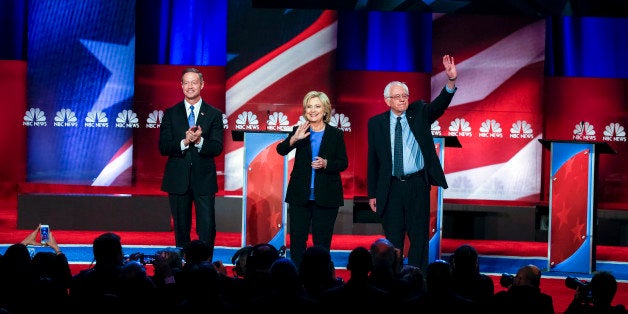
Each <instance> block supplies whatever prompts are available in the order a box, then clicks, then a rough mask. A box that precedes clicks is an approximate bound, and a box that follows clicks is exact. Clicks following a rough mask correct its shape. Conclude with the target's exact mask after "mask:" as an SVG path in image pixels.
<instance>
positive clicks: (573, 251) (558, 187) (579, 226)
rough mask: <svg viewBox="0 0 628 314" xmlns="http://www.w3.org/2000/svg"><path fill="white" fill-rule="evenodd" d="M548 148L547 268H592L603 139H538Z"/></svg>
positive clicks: (587, 271) (606, 147)
mask: <svg viewBox="0 0 628 314" xmlns="http://www.w3.org/2000/svg"><path fill="white" fill-rule="evenodd" d="M539 141H540V142H541V143H542V144H543V145H544V147H545V148H547V149H549V150H550V173H549V174H550V185H549V186H550V189H549V194H550V195H549V210H550V217H549V219H550V221H549V236H548V246H547V247H548V269H549V270H551V271H560V272H573V273H585V274H590V273H592V272H594V271H595V238H594V236H595V223H594V222H595V219H596V218H595V216H596V206H597V201H596V199H597V197H596V195H595V188H596V181H597V165H598V160H597V159H598V156H599V154H614V153H615V151H614V150H613V149H612V148H610V146H609V145H608V144H607V143H605V142H585V141H563V140H539Z"/></svg>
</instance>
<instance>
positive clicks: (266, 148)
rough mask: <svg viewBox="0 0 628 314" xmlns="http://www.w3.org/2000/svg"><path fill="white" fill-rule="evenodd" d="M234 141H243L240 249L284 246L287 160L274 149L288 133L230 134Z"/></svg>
mask: <svg viewBox="0 0 628 314" xmlns="http://www.w3.org/2000/svg"><path fill="white" fill-rule="evenodd" d="M231 136H232V138H233V140H234V141H244V157H243V158H244V162H243V176H242V180H243V182H242V246H243V247H244V246H247V245H256V244H259V243H270V244H272V245H273V246H274V247H276V248H280V247H282V246H283V247H285V245H286V233H287V231H286V227H287V225H286V221H287V208H286V205H285V203H284V201H283V200H284V191H285V190H286V189H285V187H286V186H287V184H288V183H287V182H288V156H281V155H279V154H278V153H277V150H276V147H277V145H278V144H279V143H280V142H281V141H283V140H284V139H285V138H286V137H287V136H288V132H281V131H249V130H233V131H231Z"/></svg>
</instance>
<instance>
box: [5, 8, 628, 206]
mask: <svg viewBox="0 0 628 314" xmlns="http://www.w3.org/2000/svg"><path fill="white" fill-rule="evenodd" d="M18 2H20V1H18ZM20 3H27V4H28V5H24V6H23V12H24V13H23V14H22V15H20V14H19V12H17V13H16V14H14V15H15V16H16V19H15V25H18V26H19V25H21V26H22V27H23V28H28V30H29V31H28V41H27V43H28V49H27V51H28V58H26V59H25V61H26V62H27V66H26V67H25V68H24V70H25V71H26V72H27V73H28V85H24V86H25V89H24V90H21V91H19V90H18V91H15V90H7V89H6V88H4V87H2V89H0V91H2V93H3V95H4V94H8V93H15V92H17V93H23V94H25V95H26V94H27V92H28V94H27V95H28V97H27V101H26V104H22V105H23V106H24V108H23V113H24V114H23V115H21V117H19V121H14V120H10V121H8V122H7V123H6V125H10V124H16V123H17V124H19V125H21V126H22V129H21V130H22V132H23V134H25V133H28V138H29V139H28V144H27V148H28V151H27V152H26V153H25V155H24V156H21V157H22V158H24V159H25V160H27V162H28V164H27V171H26V181H27V182H28V183H52V184H57V185H63V186H64V189H66V190H67V191H71V190H72V189H71V188H67V186H68V184H70V185H75V186H77V187H81V186H85V185H101V186H112V185H123V186H128V187H130V188H132V187H137V186H142V185H146V184H153V185H154V184H158V181H159V180H160V178H161V172H162V171H163V162H165V161H164V159H163V157H161V156H159V154H158V150H157V140H156V139H157V136H158V133H159V128H158V127H159V123H160V117H161V114H162V110H163V108H165V106H168V105H171V104H172V103H174V102H176V101H179V100H180V99H181V89H180V85H179V84H178V81H179V80H180V71H181V70H182V69H183V68H184V67H186V66H190V65H192V66H198V67H199V68H201V69H203V71H204V72H205V74H206V78H205V79H206V81H207V82H209V83H210V84H208V85H207V86H206V88H205V90H204V91H203V92H202V96H203V98H204V99H206V100H209V101H210V102H212V103H213V104H214V105H215V106H216V107H218V108H219V109H221V110H223V111H224V113H225V116H224V122H225V126H226V129H225V131H226V132H225V135H226V138H225V144H226V146H225V152H224V155H223V156H224V162H222V161H219V169H218V170H219V174H221V193H225V194H234V195H238V194H239V193H241V188H242V168H241V165H242V156H241V149H242V148H241V144H239V143H235V142H232V141H231V139H230V130H233V129H261V130H264V129H269V130H273V129H280V130H284V129H289V128H290V127H291V126H292V125H295V124H296V123H299V119H300V117H299V115H300V113H301V110H302V109H301V100H302V97H303V95H304V94H305V93H306V92H307V91H309V90H322V91H325V92H326V93H328V94H329V95H330V96H331V97H332V105H333V106H334V115H333V119H332V123H333V124H334V125H335V126H338V127H340V128H341V129H343V130H344V131H345V138H346V141H347V146H348V149H349V152H348V153H349V158H350V164H349V169H347V171H345V172H344V173H343V175H342V176H343V183H344V185H345V197H347V198H351V197H353V196H354V195H365V194H366V188H365V181H366V158H365V156H366V154H365V152H366V149H367V148H366V146H365V145H364V144H365V142H366V140H365V139H366V128H365V125H366V121H367V120H368V118H369V117H370V116H372V115H374V114H377V113H380V112H383V111H385V110H387V107H386V106H385V104H384V102H383V95H382V93H383V88H384V86H385V85H386V83H387V82H388V81H390V80H403V81H406V82H407V83H408V84H409V85H410V87H411V93H410V94H411V96H410V97H411V99H412V100H414V99H425V100H431V99H432V98H433V97H435V95H436V94H437V93H438V92H439V91H440V89H441V88H442V87H443V86H444V83H445V80H446V78H445V76H444V75H443V73H442V71H443V69H442V64H441V57H442V55H443V54H451V55H453V56H454V57H455V59H456V62H457V65H458V69H459V73H460V77H459V80H458V82H457V84H458V87H459V90H458V92H457V94H456V96H455V97H454V100H453V102H452V106H451V108H450V109H449V110H448V111H447V112H446V114H445V115H444V116H443V117H441V118H440V119H438V121H437V122H436V123H435V124H434V125H433V126H432V132H433V134H435V135H453V136H457V137H458V138H459V140H460V142H461V144H462V146H463V147H462V149H447V150H446V153H445V154H446V159H445V160H446V162H445V171H446V176H447V179H448V182H449V185H450V188H449V189H447V190H445V191H444V197H445V199H446V200H450V201H453V200H463V201H469V202H470V201H480V202H491V201H515V202H516V201H524V202H533V203H534V202H539V201H544V200H546V197H547V183H546V181H547V177H546V176H547V171H548V170H547V167H548V165H547V162H546V158H544V156H545V155H543V154H545V153H544V152H543V150H542V149H541V145H540V143H538V141H537V139H539V138H553V139H582V140H595V141H605V142H608V143H609V145H611V146H612V147H613V149H615V150H616V151H617V152H618V154H616V155H605V156H603V157H602V158H601V160H600V176H601V182H600V187H599V188H600V189H601V190H600V192H599V195H600V197H601V198H600V201H601V202H602V203H603V206H614V207H616V208H626V207H628V206H627V205H626V204H628V184H627V183H628V175H627V171H626V167H627V166H626V165H625V163H622V162H620V160H625V158H626V157H627V156H626V154H628V152H627V151H626V148H625V145H626V143H625V139H626V137H625V129H624V128H625V126H626V124H627V115H628V113H627V112H628V110H626V108H627V106H628V105H627V98H628V97H627V96H626V93H627V90H628V89H626V84H627V83H626V78H627V77H628V64H627V62H628V61H626V59H625V58H624V56H625V55H628V43H626V41H617V38H627V37H628V36H627V34H626V33H627V32H628V22H627V21H628V19H625V18H613V19H609V18H584V17H551V18H545V19H540V18H532V17H521V16H519V17H517V16H487V15H477V14H475V15H464V14H456V15H440V14H435V15H432V14H426V13H418V12H377V11H338V12H337V11H329V10H285V9H255V8H252V7H251V6H250V4H249V3H248V2H246V1H227V0H219V1H210V0H196V1H195V0H188V1H177V2H171V1H144V0H138V1H136V2H134V1H104V0H92V1H87V2H85V1H63V2H59V1H52V0H49V1H46V0H42V1H30V2H27V1H24V2H20ZM17 7H19V6H17ZM20 16H28V19H27V23H24V24H26V25H22V24H20V23H21V22H20V19H19V17H20ZM51 16H52V17H54V18H51ZM22 23H23V20H22ZM495 25H499V26H498V27H496V26H495ZM190 30H193V31H190ZM18 33H19V32H18ZM21 33H22V34H25V33H26V32H21ZM0 36H3V38H2V39H4V37H5V36H8V35H6V34H2V35H0ZM3 43H7V44H8V45H12V47H17V46H19V45H20V40H19V38H18V39H16V38H13V37H11V38H8V39H7V40H3ZM136 43H137V44H136ZM589 47H595V50H592V49H589ZM8 50H10V49H3V55H4V54H5V53H6V51H8ZM14 50H15V51H16V58H15V59H16V60H20V58H23V56H21V55H20V49H14ZM19 68H20V66H19V64H18V65H17V68H16V67H14V66H12V69H13V70H15V69H18V70H19ZM22 76H23V75H22ZM17 77H18V78H19V77H20V76H19V75H18V76H17ZM17 86H19V84H18V85H17ZM26 86H27V87H26ZM0 99H2V100H0V101H1V102H2V105H3V106H13V105H15V103H13V102H11V103H9V102H7V101H8V100H6V99H7V97H0ZM19 99H20V98H19V97H18V100H19ZM43 117H45V120H42V119H43ZM102 118H106V120H102ZM44 121H45V122H44ZM140 142H141V144H140ZM6 146H7V147H12V146H11V145H10V144H9V145H6ZM18 157H20V156H18ZM18 157H16V158H18ZM221 158H222V157H221ZM19 160H22V159H19ZM7 164H8V163H7ZM11 171H14V170H11ZM15 171H19V170H15ZM11 177H14V178H18V180H19V174H18V175H13V176H11Z"/></svg>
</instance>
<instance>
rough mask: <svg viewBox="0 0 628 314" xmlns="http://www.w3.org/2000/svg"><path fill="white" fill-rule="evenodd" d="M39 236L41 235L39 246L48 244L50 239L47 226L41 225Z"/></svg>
mask: <svg viewBox="0 0 628 314" xmlns="http://www.w3.org/2000/svg"><path fill="white" fill-rule="evenodd" d="M39 234H40V235H41V244H45V243H48V240H49V239H50V227H49V226H48V225H41V227H40V228H39Z"/></svg>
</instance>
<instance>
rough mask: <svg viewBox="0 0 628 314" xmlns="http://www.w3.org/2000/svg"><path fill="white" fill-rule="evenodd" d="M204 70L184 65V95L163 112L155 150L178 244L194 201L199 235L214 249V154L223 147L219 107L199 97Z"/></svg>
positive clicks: (181, 244)
mask: <svg viewBox="0 0 628 314" xmlns="http://www.w3.org/2000/svg"><path fill="white" fill-rule="evenodd" d="M203 87H204V82H203V74H202V73H201V72H200V71H199V70H198V69H195V68H186V69H185V70H183V76H182V78H181V88H182V89H183V94H184V95H185V99H184V100H183V101H181V102H179V103H177V104H175V105H174V106H172V107H170V108H168V109H166V110H165V111H164V115H163V118H162V120H161V128H160V133H159V152H160V153H161V155H162V156H168V160H167V162H166V166H165V170H164V176H163V180H162V184H161V189H162V191H165V192H168V199H169V201H170V210H171V213H172V218H173V221H174V238H175V242H176V246H177V247H179V248H183V247H185V246H186V244H187V243H189V242H190V232H191V228H192V202H193V203H194V207H195V210H196V233H197V235H198V238H199V239H200V240H202V241H204V242H206V243H207V244H209V245H210V246H211V248H212V254H211V255H210V257H213V248H214V241H215V239H216V217H215V216H216V215H215V214H216V210H215V207H214V205H215V200H216V198H215V196H216V192H218V180H217V178H216V163H215V162H214V157H216V156H218V155H220V154H221V153H222V151H223V132H224V129H223V123H222V112H220V111H219V110H218V109H216V108H214V107H212V106H211V105H209V104H208V103H206V102H204V101H203V100H202V99H201V90H202V89H203Z"/></svg>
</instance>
